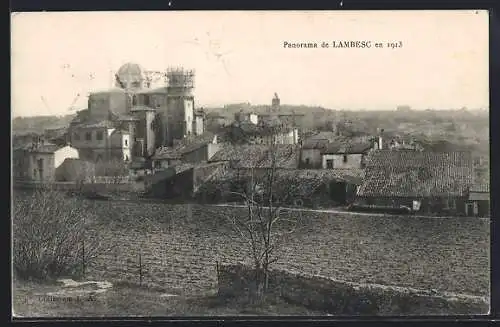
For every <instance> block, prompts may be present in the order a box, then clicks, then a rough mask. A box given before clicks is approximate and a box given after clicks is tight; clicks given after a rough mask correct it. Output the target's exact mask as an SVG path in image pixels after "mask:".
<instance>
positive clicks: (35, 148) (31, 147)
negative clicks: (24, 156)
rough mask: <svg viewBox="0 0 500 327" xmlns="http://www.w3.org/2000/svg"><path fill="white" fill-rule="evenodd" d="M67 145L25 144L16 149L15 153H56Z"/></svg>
mask: <svg viewBox="0 0 500 327" xmlns="http://www.w3.org/2000/svg"><path fill="white" fill-rule="evenodd" d="M65 146H66V145H58V144H52V143H46V142H45V143H37V144H24V145H21V146H17V147H15V148H14V151H19V150H22V151H28V152H33V153H54V152H56V151H57V150H59V149H61V148H63V147H65Z"/></svg>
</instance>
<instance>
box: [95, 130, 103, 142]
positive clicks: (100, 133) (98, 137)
mask: <svg viewBox="0 0 500 327" xmlns="http://www.w3.org/2000/svg"><path fill="white" fill-rule="evenodd" d="M96 138H97V140H98V141H102V139H103V138H104V134H103V132H102V131H98V132H97V135H96Z"/></svg>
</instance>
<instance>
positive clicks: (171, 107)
mask: <svg viewBox="0 0 500 327" xmlns="http://www.w3.org/2000/svg"><path fill="white" fill-rule="evenodd" d="M194 75H195V74H194V71H193V70H184V69H183V68H170V69H168V71H167V110H168V118H167V119H166V122H167V123H166V124H167V126H165V127H166V128H165V129H164V130H165V132H166V135H165V140H166V143H167V144H168V145H170V144H173V140H178V139H183V138H185V137H187V136H189V135H192V134H193V132H194V131H193V126H194V124H193V121H194V96H193V89H194Z"/></svg>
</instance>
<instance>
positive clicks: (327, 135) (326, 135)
mask: <svg viewBox="0 0 500 327" xmlns="http://www.w3.org/2000/svg"><path fill="white" fill-rule="evenodd" d="M337 139H339V136H338V135H337V133H335V132H326V131H322V132H319V133H316V134H314V135H311V136H309V137H308V138H307V140H329V141H335V140H337Z"/></svg>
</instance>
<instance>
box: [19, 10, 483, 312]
mask: <svg viewBox="0 0 500 327" xmlns="http://www.w3.org/2000/svg"><path fill="white" fill-rule="evenodd" d="M488 33H489V17H488V12H487V11H485V10H453V11H451V10H450V11H446V10H440V11H431V10H426V11H418V10H414V11H205V12H202V11H169V12H166V11H164V12H161V11H157V12H154V11H137V12H134V11H128V12H127V11H122V12H118V11H116V12H112V11H109V12H16V13H12V14H11V90H12V91H11V99H12V100H11V116H12V118H11V122H10V123H11V142H12V143H11V151H12V152H11V158H12V161H11V176H12V179H11V181H12V190H11V192H12V193H11V199H12V200H11V201H12V202H11V235H12V238H11V239H12V242H11V257H12V267H11V269H12V283H11V285H12V286H11V294H12V316H13V318H42V317H44V318H97V317H122V318H130V317H184V318H189V317H219V316H225V317H228V316H231V317H235V316H236V317H247V318H248V317H252V316H268V317H277V316H288V317H290V316H306V317H315V316H322V317H323V316H332V317H337V316H340V317H345V316H353V317H363V316H381V317H384V316H385V317H389V316H390V317H403V316H414V317H417V316H429V315H432V316H443V317H444V316H451V315H467V316H470V315H487V314H489V312H490V266H491V264H490V260H491V258H490V222H491V221H490V219H491V215H490V164H489V158H490V130H489V43H488V42H489V39H488Z"/></svg>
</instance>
